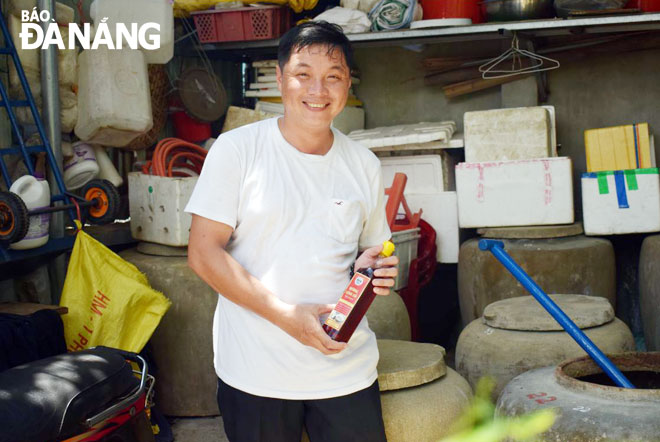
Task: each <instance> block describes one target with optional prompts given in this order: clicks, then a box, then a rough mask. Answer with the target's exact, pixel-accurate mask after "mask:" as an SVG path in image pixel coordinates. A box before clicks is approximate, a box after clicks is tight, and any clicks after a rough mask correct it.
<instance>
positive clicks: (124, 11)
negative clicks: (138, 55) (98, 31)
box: [89, 0, 174, 64]
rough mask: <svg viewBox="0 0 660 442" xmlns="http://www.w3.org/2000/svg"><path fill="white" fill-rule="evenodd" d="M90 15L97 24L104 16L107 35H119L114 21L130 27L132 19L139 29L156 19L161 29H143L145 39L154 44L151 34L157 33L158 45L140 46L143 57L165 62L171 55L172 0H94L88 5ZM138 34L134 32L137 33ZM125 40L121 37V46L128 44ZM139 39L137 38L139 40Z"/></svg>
mask: <svg viewBox="0 0 660 442" xmlns="http://www.w3.org/2000/svg"><path fill="white" fill-rule="evenodd" d="M89 15H90V16H91V17H92V20H94V26H95V27H97V26H98V24H99V23H101V20H103V19H104V18H107V21H106V23H107V24H108V26H109V27H110V35H113V36H114V35H119V34H118V33H117V32H116V29H117V28H116V25H117V23H121V24H124V25H125V26H126V28H127V29H128V30H129V31H130V30H131V26H132V24H133V23H135V24H136V25H137V30H138V31H139V30H140V29H141V28H142V27H143V26H144V25H146V24H151V23H155V24H158V25H160V32H158V31H157V30H155V29H149V30H147V28H144V29H145V32H146V34H144V35H145V37H144V38H145V39H146V40H147V42H148V43H149V44H153V43H154V41H153V38H154V36H156V35H159V36H160V47H159V48H157V49H146V48H144V47H142V46H141V45H139V44H138V46H140V50H141V51H142V52H144V58H145V60H146V61H147V63H148V64H165V63H167V62H168V61H170V60H171V59H172V56H173V55H174V13H173V8H172V1H171V0H95V1H94V2H93V3H92V5H91V6H90V9H89ZM136 37H137V36H136ZM127 43H128V42H127V41H126V40H124V42H123V44H122V47H127V46H126V44H127ZM138 43H139V40H138Z"/></svg>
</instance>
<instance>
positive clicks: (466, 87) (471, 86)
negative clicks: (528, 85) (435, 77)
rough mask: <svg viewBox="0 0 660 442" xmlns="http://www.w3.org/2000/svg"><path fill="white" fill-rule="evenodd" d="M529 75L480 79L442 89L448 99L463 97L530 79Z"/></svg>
mask: <svg viewBox="0 0 660 442" xmlns="http://www.w3.org/2000/svg"><path fill="white" fill-rule="evenodd" d="M528 76H529V75H514V76H511V77H503V78H491V79H488V80H484V79H483V78H478V79H476V80H467V81H461V82H460V83H454V84H450V85H448V86H445V87H443V88H442V91H443V92H444V93H445V96H446V97H447V98H455V97H460V96H461V95H466V94H471V93H472V92H477V91H481V90H484V89H489V88H491V87H495V86H499V85H501V84H504V83H510V82H512V81H517V80H520V79H523V78H525V77H528Z"/></svg>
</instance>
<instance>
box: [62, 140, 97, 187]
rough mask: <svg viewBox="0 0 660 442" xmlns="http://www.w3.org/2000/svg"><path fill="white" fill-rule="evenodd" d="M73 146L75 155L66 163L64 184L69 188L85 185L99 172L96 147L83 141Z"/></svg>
mask: <svg viewBox="0 0 660 442" xmlns="http://www.w3.org/2000/svg"><path fill="white" fill-rule="evenodd" d="M72 147H73V156H72V157H71V158H69V159H68V160H67V161H66V162H65V163H64V185H65V186H66V188H67V189H68V190H74V189H78V188H80V187H82V186H84V185H85V184H87V183H88V182H89V181H91V180H92V179H94V178H95V177H96V176H97V175H98V174H99V165H98V163H97V162H96V155H95V154H94V147H93V146H91V145H89V144H87V143H84V142H82V141H78V142H77V143H74V144H73V146H72Z"/></svg>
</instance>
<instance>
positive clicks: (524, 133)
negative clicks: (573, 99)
mask: <svg viewBox="0 0 660 442" xmlns="http://www.w3.org/2000/svg"><path fill="white" fill-rule="evenodd" d="M553 120H554V108H552V107H551V106H548V107H544V106H537V107H521V108H511V109H493V110H487V111H476V112H466V113H465V115H464V131H465V161H466V162H468V163H476V162H486V161H507V160H522V159H532V158H547V157H552V156H556V135H555V129H554V127H553V126H554V125H553Z"/></svg>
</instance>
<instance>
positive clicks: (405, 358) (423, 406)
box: [378, 339, 472, 442]
mask: <svg viewBox="0 0 660 442" xmlns="http://www.w3.org/2000/svg"><path fill="white" fill-rule="evenodd" d="M378 350H379V352H380V361H379V362H378V383H379V385H380V391H381V396H380V397H381V403H382V407H383V420H384V422H385V432H386V434H387V440H388V441H389V442H420V441H436V440H440V439H441V438H443V437H445V436H446V435H447V434H448V432H449V431H450V430H451V429H452V424H453V423H454V422H455V421H456V419H457V418H458V417H459V416H460V415H461V413H462V412H463V410H464V409H465V408H466V407H467V405H468V403H469V400H470V398H471V396H472V390H471V388H470V386H469V385H468V383H467V382H466V381H465V379H463V378H462V377H461V376H460V375H459V374H458V373H456V372H455V371H454V370H452V369H451V368H449V367H446V366H445V363H444V355H445V351H444V349H443V348H442V347H440V346H439V345H435V344H423V343H418V342H406V341H394V340H387V339H379V340H378Z"/></svg>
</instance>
